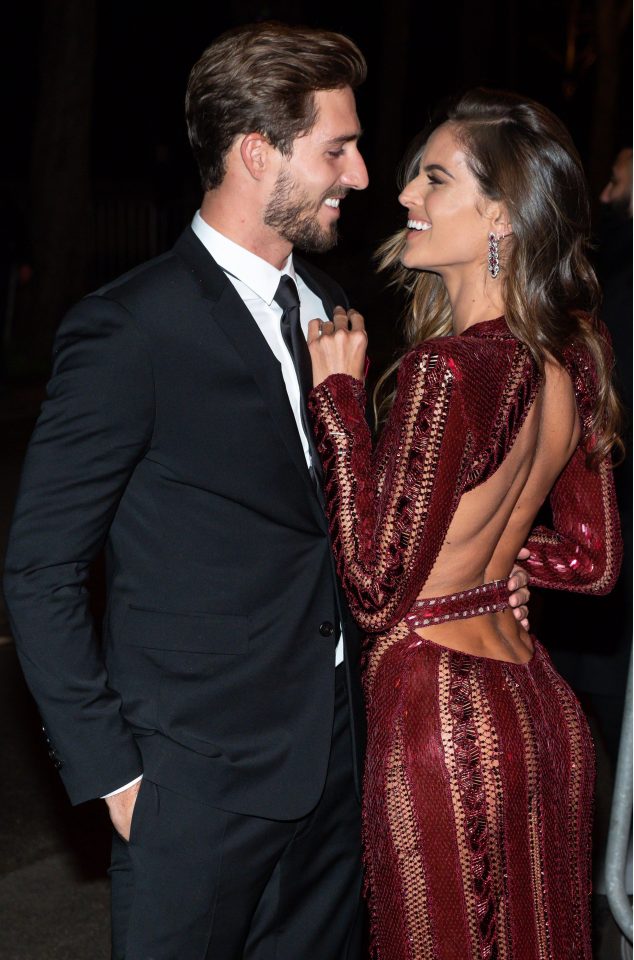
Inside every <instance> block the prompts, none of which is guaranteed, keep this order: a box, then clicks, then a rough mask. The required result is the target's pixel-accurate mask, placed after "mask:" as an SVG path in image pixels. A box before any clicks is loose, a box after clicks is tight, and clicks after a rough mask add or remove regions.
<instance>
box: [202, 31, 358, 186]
mask: <svg viewBox="0 0 634 960" xmlns="http://www.w3.org/2000/svg"><path fill="white" fill-rule="evenodd" d="M366 72H367V68H366V63H365V60H364V58H363V54H362V53H361V51H360V50H359V48H358V47H357V46H356V44H355V43H354V42H353V41H352V40H351V39H350V38H349V37H345V36H344V35H343V34H341V33H333V32H332V31H330V30H319V29H316V28H312V27H299V26H290V25H289V24H285V23H276V22H273V21H271V22H263V23H250V24H246V25H245V26H242V27H236V28H235V29H233V30H228V31H227V32H226V33H223V34H222V36H220V37H218V38H217V39H216V40H214V42H213V43H212V44H211V46H209V47H207V49H206V50H205V51H204V53H203V54H202V56H201V57H200V59H199V60H198V62H197V63H195V64H194V66H193V67H192V71H191V73H190V75H189V82H188V84H187V95H186V98H185V115H186V119H187V131H188V134H189V142H190V144H191V148H192V151H193V153H194V158H195V160H196V163H197V164H198V170H199V172H200V179H201V183H202V187H203V190H213V189H214V188H215V187H218V186H219V185H220V184H221V183H222V181H223V179H224V175H225V172H226V158H227V153H228V151H229V149H230V148H231V145H232V143H233V141H234V140H235V138H236V137H237V136H239V135H240V134H245V133H251V132H252V131H257V132H259V133H261V134H264V135H265V136H266V137H267V139H268V140H269V142H270V143H271V144H272V145H273V146H274V147H276V148H277V149H278V150H280V152H281V153H283V154H284V155H285V156H290V155H291V154H292V152H293V141H294V140H295V139H296V138H297V137H300V136H302V135H304V134H306V133H309V132H310V130H311V129H312V128H313V126H314V125H315V123H316V121H317V108H316V106H315V92H316V91H317V90H337V89H341V88H342V87H351V88H352V89H353V90H355V89H356V88H357V87H358V86H360V84H362V83H363V81H364V80H365V77H366Z"/></svg>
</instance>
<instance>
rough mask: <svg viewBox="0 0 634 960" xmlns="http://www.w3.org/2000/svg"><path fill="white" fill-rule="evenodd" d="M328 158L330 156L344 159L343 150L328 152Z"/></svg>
mask: <svg viewBox="0 0 634 960" xmlns="http://www.w3.org/2000/svg"><path fill="white" fill-rule="evenodd" d="M328 156H329V157H343V149H341V150H329V151H328Z"/></svg>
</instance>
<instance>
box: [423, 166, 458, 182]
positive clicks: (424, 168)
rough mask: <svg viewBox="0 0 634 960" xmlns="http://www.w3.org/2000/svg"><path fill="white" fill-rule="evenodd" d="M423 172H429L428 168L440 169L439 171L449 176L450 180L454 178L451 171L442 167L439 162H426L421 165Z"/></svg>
mask: <svg viewBox="0 0 634 960" xmlns="http://www.w3.org/2000/svg"><path fill="white" fill-rule="evenodd" d="M423 170H424V171H425V173H429V171H430V170H440V172H441V173H444V174H446V176H448V177H451V179H452V180H455V179H456V178H455V177H454V175H453V173H449V171H448V170H447V168H446V167H443V166H442V165H441V164H440V163H428V164H426V165H425V166H424V167H423Z"/></svg>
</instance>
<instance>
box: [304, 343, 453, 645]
mask: <svg viewBox="0 0 634 960" xmlns="http://www.w3.org/2000/svg"><path fill="white" fill-rule="evenodd" d="M458 380H459V376H458V371H457V369H456V366H455V364H454V362H453V360H452V359H451V357H448V356H446V355H445V352H444V351H440V352H438V348H434V346H433V342H431V343H430V344H424V345H421V347H419V348H418V349H417V350H416V351H415V352H413V354H410V355H409V356H408V357H407V358H406V359H405V360H404V361H403V363H402V364H401V368H400V371H399V384H398V390H397V398H396V401H395V403H394V406H393V409H392V413H391V416H390V420H389V421H388V423H387V425H386V427H385V431H384V435H383V437H382V440H381V441H380V443H379V446H378V448H377V450H376V452H375V453H374V454H373V453H372V444H371V437H370V431H369V428H368V425H367V423H366V420H365V416H364V412H365V392H364V389H363V385H362V384H361V382H360V381H358V380H355V379H353V378H352V377H348V376H343V375H333V376H330V377H328V378H327V380H325V381H324V382H323V383H322V384H320V385H319V386H318V387H316V388H315V389H314V390H313V391H312V392H311V394H310V398H309V404H310V409H311V414H312V416H313V422H314V429H315V437H316V442H317V447H318V450H319V454H320V457H321V460H322V465H323V470H324V492H325V498H326V507H327V513H328V518H329V526H330V534H331V541H332V548H333V551H334V554H335V560H336V566H337V572H338V574H339V577H340V578H341V583H342V585H343V588H344V591H345V593H346V596H347V599H348V602H349V605H350V608H351V611H352V614H353V616H354V617H355V619H356V620H357V622H358V623H359V624H360V625H361V627H363V628H364V629H365V630H366V631H368V632H370V633H377V632H380V631H382V630H385V629H387V628H388V627H390V626H391V625H393V624H394V623H396V622H397V621H398V620H399V619H400V618H401V617H402V616H403V615H404V613H406V612H407V610H408V609H409V608H410V606H411V604H412V602H413V600H414V599H415V598H416V596H417V595H418V593H419V591H420V587H421V584H423V583H424V582H425V580H426V579H427V576H428V574H429V571H430V570H431V568H432V566H433V564H434V561H435V559H436V556H437V554H438V552H439V550H440V548H441V546H442V543H443V540H444V538H445V535H446V532H447V529H448V527H449V523H450V521H451V518H452V516H453V513H454V511H455V509H456V506H457V504H458V501H459V499H460V495H461V493H462V488H463V483H464V477H465V472H466V467H467V465H468V462H469V456H468V455H467V456H465V451H466V452H467V454H468V447H469V436H468V431H467V427H466V424H465V418H464V416H463V411H462V404H461V401H460V396H459V389H458V386H457V384H458Z"/></svg>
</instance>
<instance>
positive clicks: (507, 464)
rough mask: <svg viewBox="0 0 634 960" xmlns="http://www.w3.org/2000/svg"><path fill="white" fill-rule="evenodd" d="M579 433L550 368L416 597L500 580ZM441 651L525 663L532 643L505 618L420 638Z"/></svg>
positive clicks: (561, 376) (562, 377) (560, 374)
mask: <svg viewBox="0 0 634 960" xmlns="http://www.w3.org/2000/svg"><path fill="white" fill-rule="evenodd" d="M580 433H581V426H580V421H579V414H578V411H577V406H576V402H575V396H574V391H573V386H572V382H571V380H570V377H569V375H568V374H567V373H566V371H565V370H564V369H563V367H561V366H559V365H558V364H556V363H554V362H550V363H547V364H546V367H545V371H544V380H543V384H542V387H541V389H540V391H539V394H538V396H537V398H536V399H535V402H534V403H533V405H532V407H531V410H530V411H529V413H528V415H527V417H526V420H525V422H524V424H523V425H522V428H521V430H520V432H519V434H518V436H517V439H516V441H515V443H514V445H513V447H512V449H511V450H510V452H509V453H508V454H507V456H506V458H505V459H504V461H503V462H502V464H501V465H500V466H499V468H498V469H497V471H496V472H495V473H494V474H493V476H491V477H490V478H489V479H488V480H486V481H485V482H484V483H482V484H481V485H479V486H478V487H476V488H475V489H473V490H470V491H469V492H467V493H465V494H463V496H462V497H461V499H460V503H459V505H458V508H457V510H456V512H455V514H454V516H453V519H452V521H451V524H450V526H449V530H448V532H447V536H446V538H445V542H444V544H443V546H442V548H441V550H440V553H439V554H438V557H437V559H436V562H435V564H434V567H433V569H432V571H431V573H430V575H429V577H428V579H427V582H426V583H425V586H424V588H423V590H422V591H421V593H420V597H421V598H422V597H437V596H443V595H445V594H450V593H454V592H456V591H458V590H464V589H468V588H469V587H474V586H478V585H479V584H482V583H486V582H488V581H490V580H497V579H503V578H505V577H507V576H508V574H509V571H510V570H511V569H512V567H513V564H514V562H515V558H516V557H517V554H518V553H519V551H520V549H521V547H522V546H523V545H524V544H525V542H526V540H527V538H528V535H529V533H530V531H531V529H532V527H533V524H534V520H535V516H536V515H537V512H538V510H539V508H540V507H541V505H542V504H543V502H544V500H545V499H546V497H547V496H548V494H549V492H550V490H551V489H552V487H553V484H554V483H555V481H556V479H557V477H558V476H559V474H560V473H561V471H562V469H563V468H564V466H565V465H566V463H567V462H568V460H569V459H570V457H571V456H572V453H573V452H574V450H575V448H576V446H577V444H578V442H579V437H580ZM419 632H420V633H424V635H425V637H427V638H428V639H429V640H433V641H435V642H437V643H440V644H443V645H444V646H447V647H451V648H453V649H457V650H464V651H465V652H467V653H471V654H476V655H478V656H487V657H493V658H494V659H500V660H511V661H514V662H524V661H526V660H528V659H530V657H531V656H532V643H531V640H530V637H529V636H528V634H527V633H526V632H525V631H524V630H523V629H522V628H521V627H520V626H519V624H518V623H517V621H516V620H515V618H514V617H513V614H512V613H511V611H510V610H506V611H503V612H502V613H497V614H489V615H485V616H481V617H475V618H473V619H469V620H465V621H457V622H456V621H454V622H451V623H447V624H440V625H437V626H433V627H425V628H424V629H421V630H420V631H419Z"/></svg>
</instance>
